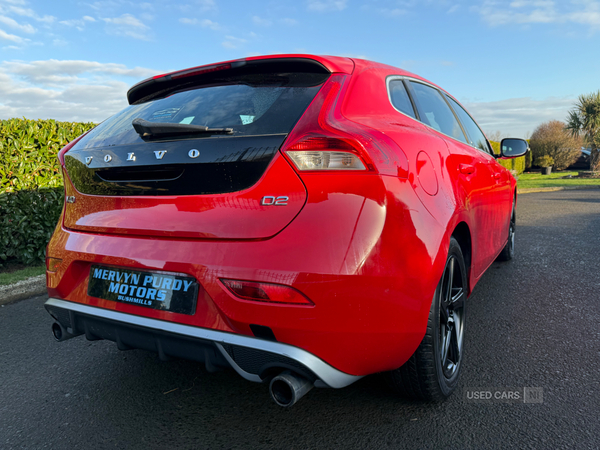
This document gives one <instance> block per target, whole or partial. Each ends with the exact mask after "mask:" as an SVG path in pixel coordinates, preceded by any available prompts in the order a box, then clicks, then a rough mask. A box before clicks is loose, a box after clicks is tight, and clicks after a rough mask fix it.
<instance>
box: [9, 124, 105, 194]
mask: <svg viewBox="0 0 600 450" xmlns="http://www.w3.org/2000/svg"><path fill="white" fill-rule="evenodd" d="M94 126H95V124H93V123H71V122H56V121H55V120H28V119H9V120H2V121H0V161H2V165H1V166H0V192H15V191H19V190H24V189H29V190H31V189H39V188H52V187H58V186H62V177H61V174H60V166H59V163H58V159H57V155H58V151H59V150H60V149H61V148H63V147H64V146H65V145H67V144H68V143H69V142H71V141H72V140H73V139H75V138H76V137H77V136H79V135H81V134H83V133H84V132H86V131H87V130H89V129H91V128H93V127H94Z"/></svg>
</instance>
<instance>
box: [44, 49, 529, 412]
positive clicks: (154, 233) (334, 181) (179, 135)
mask: <svg viewBox="0 0 600 450" xmlns="http://www.w3.org/2000/svg"><path fill="white" fill-rule="evenodd" d="M128 100H129V103H130V106H128V107H127V108H125V109H124V110H123V111H121V112H119V113H118V114H116V115H114V116H113V117H111V118H109V119H108V120H106V121H105V122H103V123H102V124H100V125H98V126H97V127H96V128H95V129H93V130H92V131H90V132H88V133H87V134H85V135H83V136H82V137H80V138H79V139H77V140H75V141H74V142H72V143H70V144H69V145H68V146H66V147H65V148H64V149H62V150H61V152H60V154H59V159H60V162H61V165H62V168H63V173H64V181H65V205H64V210H63V213H62V216H61V218H60V221H59V223H58V225H57V228H56V231H55V233H54V235H53V237H52V240H51V241H50V243H49V245H48V249H47V283H48V292H49V295H50V299H49V300H48V301H47V303H46V309H47V310H48V311H49V313H50V314H51V315H52V317H53V318H54V320H55V322H54V324H53V332H54V335H55V337H56V339H58V340H65V339H69V338H72V337H74V336H77V335H81V334H84V335H85V336H86V337H87V338H88V339H89V340H96V339H108V340H112V341H115V342H116V343H117V345H118V347H119V348H120V349H131V348H137V349H146V350H151V351H154V352H156V353H158V355H159V356H160V357H161V358H163V359H168V358H169V357H181V358H189V359H192V360H196V361H202V362H203V363H204V364H205V366H206V369H207V370H208V371H214V370H217V369H220V368H226V367H231V368H233V369H234V370H236V371H237V372H238V373H239V374H240V375H241V376H243V377H244V378H246V379H248V380H251V381H257V382H268V383H269V386H270V392H271V395H272V397H273V399H274V400H275V401H276V402H277V403H278V404H280V405H283V406H290V405H292V404H294V403H295V402H296V401H297V400H298V399H299V398H300V397H301V396H302V395H304V393H306V392H307V391H308V390H309V389H310V388H311V387H313V386H318V387H332V388H341V387H344V386H348V385H349V384H351V383H353V382H354V381H356V380H358V379H360V378H361V377H363V376H365V375H369V374H373V373H376V372H387V373H388V379H389V381H390V384H391V386H392V388H393V389H394V390H396V391H398V392H400V393H402V394H404V395H406V396H409V397H411V398H417V399H426V400H441V399H444V398H446V397H447V396H448V395H450V394H451V392H452V391H453V390H454V389H455V388H456V386H457V383H458V377H459V373H460V371H461V366H462V361H463V353H464V352H463V350H464V339H465V317H466V315H465V310H466V305H467V297H468V296H469V295H470V293H471V292H472V290H473V288H474V286H475V285H476V283H477V282H478V280H479V279H480V278H481V277H482V275H483V273H484V272H485V270H486V269H487V268H488V267H489V266H490V264H491V263H492V262H493V261H494V260H495V259H496V258H501V259H503V260H509V259H511V258H512V257H513V254H514V232H515V206H516V201H517V195H516V183H515V179H514V178H513V177H512V176H511V174H510V172H509V171H508V170H506V169H504V168H503V167H502V166H501V165H500V164H498V163H497V161H496V159H497V158H498V157H500V158H513V157H517V156H522V155H523V154H525V152H526V150H527V143H526V142H525V141H523V140H520V139H504V140H503V141H502V143H501V154H500V155H499V156H498V157H496V156H494V153H493V151H492V148H491V146H490V144H489V142H488V140H487V139H486V137H485V136H484V134H483V133H482V132H481V130H480V128H479V127H478V125H477V124H476V122H475V121H474V120H473V119H472V118H471V116H470V115H469V113H468V112H467V111H466V110H465V109H464V108H463V107H462V106H461V105H460V104H459V102H458V101H457V100H456V99H455V98H453V97H452V96H451V95H450V94H448V93H447V92H446V91H444V90H443V89H441V88H439V87H438V86H436V85H434V84H433V83H431V82H429V81H427V80H425V79H423V78H421V77H419V76H417V75H415V74H412V73H409V72H406V71H404V70H401V69H398V68H395V67H391V66H387V65H384V64H378V63H375V62H371V61H365V60H360V59H354V58H341V57H329V56H314V55H273V56H261V57H252V58H247V59H242V60H236V61H228V62H223V63H218V64H213V65H209V66H201V67H195V68H192V69H187V70H183V71H178V72H173V73H169V74H165V75H159V76H156V77H153V78H150V79H148V80H145V81H142V82H141V83H138V84H137V85H135V86H134V87H132V88H131V89H130V90H129V92H128Z"/></svg>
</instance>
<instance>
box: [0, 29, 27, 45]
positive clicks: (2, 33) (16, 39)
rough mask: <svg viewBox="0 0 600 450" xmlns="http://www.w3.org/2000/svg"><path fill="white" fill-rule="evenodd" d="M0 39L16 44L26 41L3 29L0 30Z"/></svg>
mask: <svg viewBox="0 0 600 450" xmlns="http://www.w3.org/2000/svg"><path fill="white" fill-rule="evenodd" d="M0 39H4V40H5V41H11V42H16V43H17V44H24V43H25V42H26V41H28V39H23V38H22V37H20V36H16V35H14V34H9V33H7V32H6V31H4V30H0Z"/></svg>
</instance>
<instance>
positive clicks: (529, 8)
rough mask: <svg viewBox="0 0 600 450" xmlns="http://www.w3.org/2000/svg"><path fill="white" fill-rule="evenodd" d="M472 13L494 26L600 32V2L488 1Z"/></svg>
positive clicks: (550, 0)
mask: <svg viewBox="0 0 600 450" xmlns="http://www.w3.org/2000/svg"><path fill="white" fill-rule="evenodd" d="M472 10H474V11H476V12H477V13H479V14H480V15H481V17H482V19H483V20H484V21H485V22H487V23H488V24H489V25H491V26H498V25H504V24H547V23H575V24H579V25H588V26H590V27H591V28H598V29H600V2H598V1H597V0H571V1H570V2H555V1H552V0H515V1H512V2H508V1H497V0H485V1H484V2H483V4H482V5H481V6H476V7H473V8H472Z"/></svg>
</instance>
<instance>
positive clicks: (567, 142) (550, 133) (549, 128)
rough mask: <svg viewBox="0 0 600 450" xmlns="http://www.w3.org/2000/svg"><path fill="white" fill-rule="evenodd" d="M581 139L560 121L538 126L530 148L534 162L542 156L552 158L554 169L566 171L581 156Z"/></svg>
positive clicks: (530, 140) (530, 141)
mask: <svg viewBox="0 0 600 450" xmlns="http://www.w3.org/2000/svg"><path fill="white" fill-rule="evenodd" d="M582 143H583V141H582V140H581V138H580V137H577V136H573V135H572V134H571V133H569V132H568V131H567V130H565V124H564V123H563V122H560V121H558V120H551V121H549V122H544V123H543V124H541V125H540V126H538V127H537V128H536V129H535V131H534V132H533V134H532V135H531V138H530V139H529V147H530V148H531V153H532V157H533V159H534V161H535V160H536V159H537V158H539V157H542V156H550V157H551V158H552V159H553V160H554V168H555V169H557V170H562V169H566V168H567V167H569V166H570V165H571V164H573V163H574V162H575V161H577V158H579V156H580V155H581V144H582Z"/></svg>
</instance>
